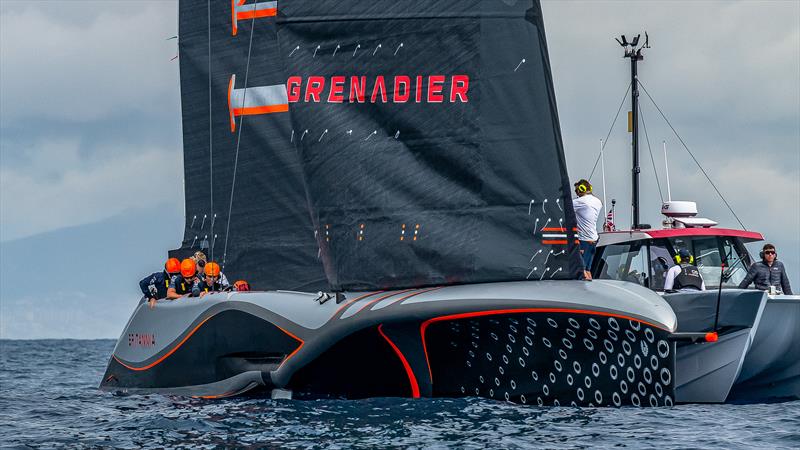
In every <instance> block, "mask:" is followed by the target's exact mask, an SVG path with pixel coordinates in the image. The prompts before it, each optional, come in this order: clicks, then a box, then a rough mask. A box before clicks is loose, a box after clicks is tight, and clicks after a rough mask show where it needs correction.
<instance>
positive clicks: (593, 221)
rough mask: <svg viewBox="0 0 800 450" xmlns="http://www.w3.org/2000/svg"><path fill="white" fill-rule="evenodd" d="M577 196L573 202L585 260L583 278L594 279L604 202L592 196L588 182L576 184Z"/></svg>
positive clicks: (582, 181)
mask: <svg viewBox="0 0 800 450" xmlns="http://www.w3.org/2000/svg"><path fill="white" fill-rule="evenodd" d="M574 186H575V194H576V195H577V196H578V198H576V199H574V200H573V201H572V207H573V209H575V218H576V219H577V221H578V241H579V245H580V251H581V257H582V258H583V276H584V278H586V279H587V280H591V279H592V273H591V272H590V271H591V268H592V258H594V252H595V249H596V247H597V217H598V216H599V215H600V209H602V208H603V202H601V201H600V199H599V198H597V197H595V196H594V195H592V185H591V183H589V181H587V180H583V179H581V180H578V182H577V183H575V185H574Z"/></svg>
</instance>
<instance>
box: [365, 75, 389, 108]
mask: <svg viewBox="0 0 800 450" xmlns="http://www.w3.org/2000/svg"><path fill="white" fill-rule="evenodd" d="M379 92H380V94H381V100H383V103H386V101H387V98H386V81H385V80H384V79H383V75H378V76H377V77H375V86H373V88H372V96H371V97H370V98H369V101H370V102H372V103H375V100H376V99H377V98H378V93H379Z"/></svg>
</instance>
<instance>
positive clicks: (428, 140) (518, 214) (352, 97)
mask: <svg viewBox="0 0 800 450" xmlns="http://www.w3.org/2000/svg"><path fill="white" fill-rule="evenodd" d="M277 10H278V11H277V18H276V21H277V24H278V42H279V46H280V50H279V54H280V57H281V60H282V62H283V64H284V67H285V70H286V75H287V77H288V78H287V90H288V101H289V104H290V111H291V113H290V114H291V127H292V132H291V133H290V134H291V136H292V137H293V139H292V144H293V145H295V146H296V148H297V151H298V153H299V155H300V158H301V164H302V170H303V175H304V177H303V179H304V181H305V183H306V191H307V193H308V199H309V206H310V209H311V216H312V220H313V222H314V227H315V229H316V232H317V239H318V242H319V246H320V251H321V257H322V261H323V264H324V267H325V273H326V275H327V277H328V281H329V283H330V286H331V287H332V289H334V290H351V289H352V290H361V289H384V288H402V287H419V286H429V285H441V284H458V283H480V282H492V281H507V280H525V279H534V280H547V279H570V278H575V277H576V274H577V273H578V272H579V271H580V268H581V266H580V258H579V252H578V249H577V246H576V244H575V241H574V239H575V234H574V227H575V223H576V222H575V216H574V213H573V210H572V202H571V197H570V192H571V188H570V183H569V180H568V177H567V172H566V164H565V160H564V153H563V148H562V142H561V135H560V127H559V123H558V116H557V111H556V104H555V95H554V92H553V83H552V79H551V74H550V65H549V59H548V54H547V44H546V41H545V33H544V26H543V21H542V15H541V8H540V5H539V3H538V2H534V1H531V0H527V1H513V0H508V1H498V0H487V1H468V0H439V1H424V2H398V1H381V0H354V1H329V0H318V1H313V2H308V1H301V0H296V1H292V0H280V1H279V2H278V3H277Z"/></svg>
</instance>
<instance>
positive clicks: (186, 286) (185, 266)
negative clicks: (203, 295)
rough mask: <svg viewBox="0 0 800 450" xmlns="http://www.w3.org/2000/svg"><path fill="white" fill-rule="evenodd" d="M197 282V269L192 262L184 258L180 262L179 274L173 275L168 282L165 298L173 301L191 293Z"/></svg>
mask: <svg viewBox="0 0 800 450" xmlns="http://www.w3.org/2000/svg"><path fill="white" fill-rule="evenodd" d="M195 280H197V267H196V266H195V262H194V260H192V259H191V258H186V259H184V260H183V261H181V273H179V274H177V275H173V276H172V278H170V280H169V288H168V289H167V298H168V299H170V300H175V299H176V298H181V297H183V296H184V295H187V294H191V293H192V287H193V286H194V282H195Z"/></svg>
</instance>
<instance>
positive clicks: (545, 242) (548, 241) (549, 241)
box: [542, 239, 567, 245]
mask: <svg viewBox="0 0 800 450" xmlns="http://www.w3.org/2000/svg"><path fill="white" fill-rule="evenodd" d="M566 243H567V240H566V239H564V240H546V241H542V244H545V245H555V244H566Z"/></svg>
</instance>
